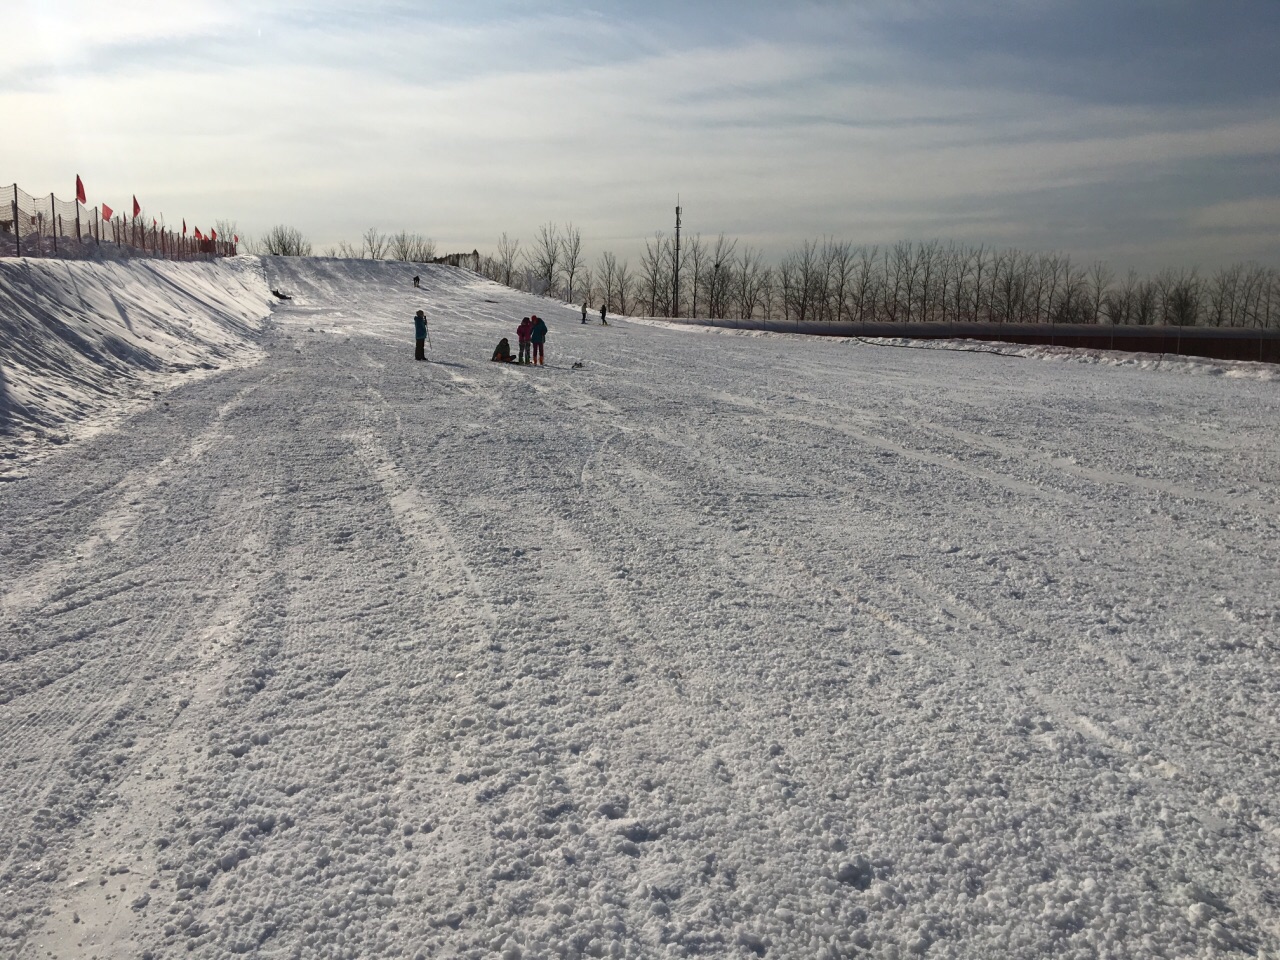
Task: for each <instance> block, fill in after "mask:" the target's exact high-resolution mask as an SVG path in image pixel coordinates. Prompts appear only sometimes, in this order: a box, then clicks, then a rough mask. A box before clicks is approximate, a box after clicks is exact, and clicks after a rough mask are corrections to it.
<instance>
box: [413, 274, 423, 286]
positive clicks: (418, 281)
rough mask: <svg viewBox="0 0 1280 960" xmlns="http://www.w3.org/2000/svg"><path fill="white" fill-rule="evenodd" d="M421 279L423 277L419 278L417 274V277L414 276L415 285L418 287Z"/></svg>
mask: <svg viewBox="0 0 1280 960" xmlns="http://www.w3.org/2000/svg"><path fill="white" fill-rule="evenodd" d="M420 280H421V278H419V277H416V276H415V277H414V278H413V285H414V286H415V287H417V286H421V282H420Z"/></svg>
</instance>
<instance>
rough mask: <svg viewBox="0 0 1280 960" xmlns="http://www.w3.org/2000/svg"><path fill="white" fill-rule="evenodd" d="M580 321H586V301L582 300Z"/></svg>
mask: <svg viewBox="0 0 1280 960" xmlns="http://www.w3.org/2000/svg"><path fill="white" fill-rule="evenodd" d="M582 322H583V323H586V322H587V301H585V300H583V301H582Z"/></svg>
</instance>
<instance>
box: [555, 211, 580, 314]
mask: <svg viewBox="0 0 1280 960" xmlns="http://www.w3.org/2000/svg"><path fill="white" fill-rule="evenodd" d="M560 249H561V253H562V254H563V258H564V268H563V269H564V277H565V280H566V282H567V283H568V285H569V286H568V289H567V290H566V291H565V299H566V300H568V301H570V302H572V301H573V280H574V278H575V277H576V276H577V275H578V273H579V272H580V271H581V270H582V267H583V265H584V264H585V263H586V260H585V258H584V257H583V256H582V231H581V230H579V229H578V228H577V227H575V226H574V225H573V224H572V223H566V224H565V225H564V237H563V238H561V241H560Z"/></svg>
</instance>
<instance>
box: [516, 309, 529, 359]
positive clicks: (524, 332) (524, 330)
mask: <svg viewBox="0 0 1280 960" xmlns="http://www.w3.org/2000/svg"><path fill="white" fill-rule="evenodd" d="M532 336H533V321H532V320H530V319H529V318H528V317H525V318H524V319H523V320H521V321H520V326H518V327H516V339H517V340H519V341H520V359H519V360H517V361H516V362H517V363H528V362H529V338H530V337H532Z"/></svg>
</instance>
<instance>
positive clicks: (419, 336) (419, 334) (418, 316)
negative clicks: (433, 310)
mask: <svg viewBox="0 0 1280 960" xmlns="http://www.w3.org/2000/svg"><path fill="white" fill-rule="evenodd" d="M413 336H414V338H415V339H416V341H417V345H416V346H415V347H414V352H413V359H415V360H425V359H427V351H426V343H427V315H426V314H425V313H423V312H422V311H421V310H419V311H418V312H417V313H415V314H414V315H413Z"/></svg>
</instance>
